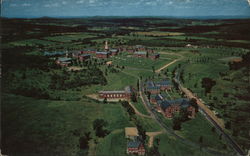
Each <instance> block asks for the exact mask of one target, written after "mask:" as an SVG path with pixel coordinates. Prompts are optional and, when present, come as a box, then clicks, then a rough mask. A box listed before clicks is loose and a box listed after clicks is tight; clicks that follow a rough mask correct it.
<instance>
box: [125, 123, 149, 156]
mask: <svg viewBox="0 0 250 156" xmlns="http://www.w3.org/2000/svg"><path fill="white" fill-rule="evenodd" d="M125 137H126V138H127V154H137V155H145V152H146V150H145V147H144V145H143V143H142V141H141V137H140V136H139V133H138V130H137V128H136V127H126V128H125Z"/></svg>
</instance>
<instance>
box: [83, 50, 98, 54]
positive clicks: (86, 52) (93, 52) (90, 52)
mask: <svg viewBox="0 0 250 156" xmlns="http://www.w3.org/2000/svg"><path fill="white" fill-rule="evenodd" d="M95 53H96V50H94V49H84V50H82V51H81V54H95Z"/></svg>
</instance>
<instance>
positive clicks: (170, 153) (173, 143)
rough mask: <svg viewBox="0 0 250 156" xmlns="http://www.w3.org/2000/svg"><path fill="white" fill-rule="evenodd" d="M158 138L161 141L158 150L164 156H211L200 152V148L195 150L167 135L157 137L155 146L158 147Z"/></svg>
mask: <svg viewBox="0 0 250 156" xmlns="http://www.w3.org/2000/svg"><path fill="white" fill-rule="evenodd" d="M157 138H159V139H160V142H159V145H158V150H159V152H160V154H161V155H163V156H211V155H210V154H207V153H205V152H202V151H200V149H199V148H196V149H193V148H192V147H191V146H188V145H186V144H183V143H182V142H180V141H179V140H176V139H175V138H173V137H170V136H168V135H167V134H161V135H158V136H156V137H155V139H154V145H156V146H157V144H156V139H157Z"/></svg>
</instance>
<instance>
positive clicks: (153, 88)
mask: <svg viewBox="0 0 250 156" xmlns="http://www.w3.org/2000/svg"><path fill="white" fill-rule="evenodd" d="M159 89H160V87H159V86H148V87H147V90H159Z"/></svg>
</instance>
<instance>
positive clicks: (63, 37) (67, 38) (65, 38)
mask: <svg viewBox="0 0 250 156" xmlns="http://www.w3.org/2000/svg"><path fill="white" fill-rule="evenodd" d="M91 37H96V36H95V35H93V34H88V33H77V34H70V35H60V36H50V37H45V38H44V39H47V40H51V41H57V42H72V40H79V39H85V38H91Z"/></svg>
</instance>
